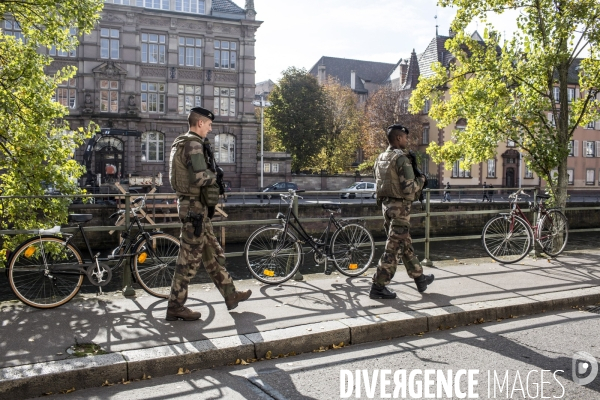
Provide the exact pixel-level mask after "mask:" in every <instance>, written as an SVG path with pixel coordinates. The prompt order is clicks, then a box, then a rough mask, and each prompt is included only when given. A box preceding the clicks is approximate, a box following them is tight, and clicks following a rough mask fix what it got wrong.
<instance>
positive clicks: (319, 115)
mask: <svg viewBox="0 0 600 400" xmlns="http://www.w3.org/2000/svg"><path fill="white" fill-rule="evenodd" d="M269 101H270V102H271V107H269V108H267V109H266V110H265V127H268V131H269V135H272V136H274V138H275V140H274V141H273V142H272V143H273V144H275V147H276V148H277V147H278V148H277V149H278V150H283V149H285V150H286V151H287V152H289V153H291V155H292V170H295V171H297V170H301V169H306V168H310V167H311V166H312V165H314V160H315V157H317V155H318V154H319V152H320V151H321V148H322V146H323V138H324V135H325V126H326V112H325V110H326V105H325V102H326V100H325V93H324V91H323V88H322V87H321V85H319V82H318V81H317V79H316V78H315V77H314V76H312V75H310V74H309V73H308V72H307V71H306V70H304V69H297V68H294V67H291V68H288V69H287V70H285V71H284V72H283V77H282V78H281V80H280V81H279V83H278V84H277V85H276V86H275V87H274V88H273V91H272V92H271V94H270V95H269ZM266 130H267V128H266ZM265 141H266V140H265Z"/></svg>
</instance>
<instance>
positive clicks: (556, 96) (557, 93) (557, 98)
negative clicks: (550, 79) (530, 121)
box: [552, 86, 560, 103]
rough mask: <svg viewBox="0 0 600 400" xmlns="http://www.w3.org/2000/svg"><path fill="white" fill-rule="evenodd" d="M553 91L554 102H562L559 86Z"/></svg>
mask: <svg viewBox="0 0 600 400" xmlns="http://www.w3.org/2000/svg"><path fill="white" fill-rule="evenodd" d="M552 89H553V90H554V102H555V103H559V102H560V88H559V87H558V86H554V87H553V88H552Z"/></svg>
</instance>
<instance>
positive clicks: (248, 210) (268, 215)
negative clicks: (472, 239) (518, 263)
mask: <svg viewBox="0 0 600 400" xmlns="http://www.w3.org/2000/svg"><path fill="white" fill-rule="evenodd" d="M590 206H593V205H591V204H590V203H569V207H571V208H575V207H590ZM507 208H508V203H476V204H469V203H462V204H459V203H454V204H447V203H445V204H432V205H431V212H451V213H452V215H445V216H432V217H431V231H430V232H431V233H430V235H431V236H432V237H435V236H458V235H474V234H480V233H481V231H482V229H483V226H484V225H485V223H486V222H487V221H488V220H489V219H490V218H491V217H492V216H493V215H495V214H475V215H460V214H459V213H460V212H463V211H481V210H504V211H505V210H507ZM341 209H342V213H341V214H336V218H338V217H340V216H341V217H343V218H361V217H372V216H380V215H381V211H380V209H379V208H378V207H377V206H376V205H375V204H363V205H361V204H344V205H342V207H341ZM70 211H71V212H73V213H92V214H94V216H95V217H94V219H93V220H92V221H90V222H88V223H87V224H86V225H87V226H98V225H105V226H110V225H112V224H114V222H115V221H114V220H109V219H108V217H109V216H110V215H111V214H112V213H113V212H115V211H116V208H114V207H110V206H81V205H78V206H72V207H71V210H70ZM225 211H226V212H227V213H228V214H229V218H228V219H227V221H245V223H243V224H240V225H238V226H235V227H226V228H225V237H226V242H227V243H244V242H245V241H246V239H247V238H248V236H249V235H250V234H251V233H252V232H254V230H256V229H258V228H259V227H260V226H261V225H257V224H251V223H249V222H251V221H257V220H267V219H274V218H275V216H276V215H277V213H278V212H280V211H281V212H285V211H286V209H285V208H284V207H280V206H279V205H275V204H272V205H268V204H252V205H242V204H236V205H226V208H225ZM299 212H300V218H322V217H324V218H327V217H328V213H327V211H325V210H323V208H322V207H321V205H318V204H302V205H300V207H299ZM421 212H422V211H421V210H420V204H419V203H413V208H412V213H421ZM566 215H567V218H568V219H569V227H570V228H572V229H577V228H596V227H598V226H600V210H582V211H568V209H567V212H566ZM527 217H528V218H529V219H530V220H531V214H528V215H527ZM411 223H412V228H411V233H412V235H413V236H414V237H423V236H424V235H425V217H417V218H412V219H411ZM366 224H367V227H368V228H369V230H370V231H371V233H372V234H373V236H375V237H376V238H379V239H381V238H383V237H384V236H385V232H384V230H383V220H382V219H379V220H368V221H366ZM325 226H326V221H324V222H311V223H306V224H305V226H304V227H305V229H307V230H308V232H309V233H310V234H311V235H317V234H320V233H321V232H322V231H323V230H324V229H325ZM165 231H166V232H167V233H170V234H172V235H174V236H178V235H179V230H178V229H165ZM215 232H216V233H217V236H220V232H221V229H220V228H216V229H215ZM89 238H90V242H91V245H92V248H94V249H96V248H97V249H109V248H113V247H115V246H116V245H117V244H118V239H119V234H118V233H114V234H113V235H109V234H108V232H90V233H89ZM78 245H79V246H80V249H81V250H85V245H84V244H83V243H79V244H78Z"/></svg>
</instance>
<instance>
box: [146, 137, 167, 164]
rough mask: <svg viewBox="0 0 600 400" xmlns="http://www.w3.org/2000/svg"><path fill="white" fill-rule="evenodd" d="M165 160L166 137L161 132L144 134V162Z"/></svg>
mask: <svg viewBox="0 0 600 400" xmlns="http://www.w3.org/2000/svg"><path fill="white" fill-rule="evenodd" d="M164 160H165V136H164V135H163V134H162V133H160V132H144V133H142V161H143V162H157V161H164Z"/></svg>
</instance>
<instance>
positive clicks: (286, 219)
mask: <svg viewBox="0 0 600 400" xmlns="http://www.w3.org/2000/svg"><path fill="white" fill-rule="evenodd" d="M292 217H293V221H292ZM277 218H278V219H281V220H282V223H283V237H285V235H286V234H287V233H288V232H289V228H290V227H291V228H292V230H293V231H295V232H296V233H297V234H298V236H299V238H297V239H301V242H302V240H304V242H306V243H307V244H308V245H309V246H310V247H311V248H312V249H313V251H314V252H315V253H317V254H318V255H319V256H323V251H322V250H321V248H322V247H325V255H326V256H327V257H329V256H331V251H330V249H331V246H330V245H329V233H330V232H331V226H332V225H333V226H335V228H336V230H337V229H342V225H341V224H340V222H339V221H338V220H337V219H335V217H334V216H333V213H331V214H330V215H329V221H328V222H327V228H325V231H324V232H323V233H322V234H321V238H320V239H319V240H320V241H321V243H317V242H316V241H315V240H314V239H313V238H312V237H311V236H310V235H309V234H308V233H306V230H305V229H304V227H303V226H302V223H301V222H300V220H299V219H298V216H297V215H296V213H295V212H294V210H293V203H292V201H290V206H289V207H288V211H287V214H286V215H285V216H283V214H281V213H279V214H278V215H277ZM296 225H297V226H296ZM323 236H324V237H323Z"/></svg>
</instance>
